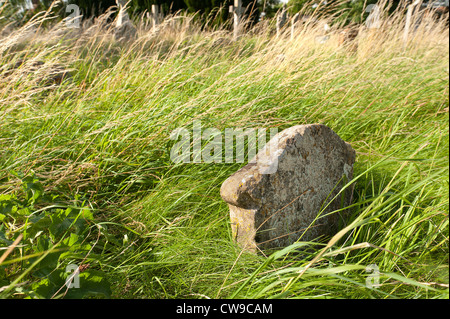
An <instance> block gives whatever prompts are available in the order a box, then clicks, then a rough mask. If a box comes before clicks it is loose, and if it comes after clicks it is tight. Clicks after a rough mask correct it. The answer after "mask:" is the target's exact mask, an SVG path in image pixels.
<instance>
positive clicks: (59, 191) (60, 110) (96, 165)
mask: <svg viewBox="0 0 450 319" xmlns="http://www.w3.org/2000/svg"><path fill="white" fill-rule="evenodd" d="M48 18H49V17H48V16H44V15H43V14H42V15H38V16H37V17H35V19H34V20H32V21H31V22H30V23H28V24H27V25H25V26H24V27H21V28H19V29H14V30H12V31H10V32H8V33H6V32H5V30H6V29H4V32H3V35H2V36H1V38H0V249H1V250H0V297H4V298H28V297H30V298H62V297H66V298H68V297H73V298H78V297H107V298H234V297H237V298H448V271H449V269H448V208H449V199H448V198H449V197H448V191H449V182H448V181H449V174H448V173H449V170H448V165H449V162H448V160H449V151H448V147H449V135H448V133H449V132H448V131H449V113H448V112H449V111H448V110H449V109H448V93H449V92H448V90H449V89H448V60H449V47H448V45H449V31H448V28H447V27H446V26H445V25H444V23H443V22H439V21H435V20H433V21H431V20H430V21H429V23H428V24H422V25H421V26H420V27H419V28H418V29H417V30H416V31H415V33H411V34H410V38H409V41H408V43H406V45H405V44H404V42H403V41H402V39H403V38H402V37H403V33H402V28H403V23H404V22H403V20H402V19H400V18H399V16H398V15H394V16H392V17H389V18H387V19H385V20H384V21H383V25H382V27H381V28H380V29H379V30H378V31H374V32H370V33H369V31H368V30H366V29H364V28H363V27H361V30H360V35H359V38H358V51H357V52H349V50H347V49H346V48H345V47H344V48H343V47H341V46H339V45H338V35H339V32H340V30H339V29H337V27H336V28H333V29H332V30H331V33H330V39H329V40H328V41H327V42H326V43H323V44H321V43H319V42H318V41H316V38H317V37H318V36H321V35H322V29H321V28H320V27H319V26H317V25H315V24H310V25H306V26H305V27H304V28H303V29H301V31H299V34H298V35H297V36H296V37H294V38H293V39H291V38H290V36H289V34H286V36H285V37H281V38H276V37H275V36H273V35H272V34H271V33H270V31H271V26H267V27H264V28H260V29H258V30H256V31H254V32H248V33H246V34H244V35H243V36H242V37H241V38H239V39H238V40H237V41H232V40H231V35H230V33H229V32H228V31H226V30H217V29H215V30H208V29H207V28H206V29H205V28H202V27H201V26H198V25H197V24H196V23H195V21H193V20H192V19H191V18H190V17H188V16H186V17H183V18H182V19H175V18H168V19H167V20H166V24H164V25H163V26H161V28H160V30H159V32H157V33H154V32H153V31H152V30H151V28H149V27H148V26H147V25H146V24H145V23H144V22H138V23H137V24H138V36H137V38H136V39H134V40H133V41H129V42H126V43H121V42H119V41H117V40H116V39H114V36H113V33H112V30H111V29H108V26H107V25H105V24H104V23H102V19H99V21H97V22H95V23H94V22H90V23H86V24H85V26H84V29H67V28H66V27H65V25H64V23H63V22H60V23H51V24H50V25H48ZM44 21H45V23H47V24H45V25H44V24H43V22H44ZM170 21H175V22H174V23H171V22H170ZM81 30H83V31H81ZM19 61H22V62H20V63H19V64H18V62H19ZM23 61H25V62H23ZM37 61H42V62H43V64H42V65H40V66H39V68H38V69H37V70H36V68H35V69H33V65H34V64H33V63H35V62H37ZM17 65H19V66H17ZM13 66H16V67H13ZM60 66H63V67H64V68H66V69H67V70H69V71H70V72H71V75H72V76H71V77H70V78H68V79H66V80H64V81H63V82H62V83H61V84H52V83H50V84H49V83H48V81H43V79H45V78H48V77H51V75H50V74H51V73H52V72H54V70H55V68H57V67H60ZM31 69H33V70H34V71H33V72H30V71H29V70H31ZM193 121H201V123H202V125H203V127H204V128H208V127H211V128H217V129H219V130H221V131H222V132H223V131H224V130H225V129H226V128H273V127H276V128H278V130H279V131H281V130H282V129H285V128H288V127H290V126H293V125H298V124H310V123H322V124H325V125H327V126H329V127H330V128H332V129H333V130H334V131H335V132H336V133H337V134H338V135H339V136H340V137H341V138H342V139H344V140H345V141H347V142H349V143H351V145H352V146H353V148H354V149H355V150H356V153H357V158H356V163H355V167H354V180H353V181H352V182H354V183H355V191H354V200H353V203H352V205H351V207H350V208H351V215H350V216H348V220H347V226H346V227H345V228H343V229H342V230H341V231H340V232H339V233H338V234H336V235H335V236H334V237H333V238H327V239H322V240H318V241H317V242H316V243H304V242H301V241H300V242H298V243H296V244H294V245H292V246H289V247H287V248H285V249H283V250H280V251H275V252H259V253H258V254H251V253H248V252H245V251H242V249H241V248H240V247H238V246H237V245H236V244H235V243H234V241H233V239H232V236H231V228H230V224H229V223H230V221H229V215H228V207H227V205H226V203H225V202H224V201H223V200H222V199H221V197H220V194H219V190H220V186H221V184H222V183H223V181H224V180H225V179H226V178H227V177H228V176H230V175H231V174H232V173H234V172H235V171H236V170H238V169H239V168H240V167H242V166H243V165H244V164H240V163H234V164H229V163H222V164H219V163H214V164H206V163H203V164H175V163H173V162H172V161H171V160H170V150H171V147H172V146H173V144H174V141H173V140H171V139H170V134H171V132H173V131H174V130H175V129H177V128H180V127H185V128H188V129H191V128H192V123H193ZM70 264H75V265H78V266H80V268H81V269H82V271H81V274H80V288H79V289H67V287H66V286H65V285H64V282H65V280H66V279H67V277H68V276H69V273H68V272H66V267H67V266H68V265H70ZM377 269H378V273H377ZM377 275H379V277H377ZM369 283H372V285H370V284H369Z"/></svg>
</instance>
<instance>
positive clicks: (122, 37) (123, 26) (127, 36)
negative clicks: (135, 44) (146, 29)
mask: <svg viewBox="0 0 450 319" xmlns="http://www.w3.org/2000/svg"><path fill="white" fill-rule="evenodd" d="M116 3H117V6H118V8H119V12H118V14H117V19H116V25H115V28H114V38H115V39H116V41H119V42H122V41H127V40H134V39H135V38H136V35H137V29H136V27H135V26H134V25H133V23H132V22H131V20H130V17H129V16H128V13H127V1H124V0H117V1H116Z"/></svg>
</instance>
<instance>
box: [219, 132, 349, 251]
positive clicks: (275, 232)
mask: <svg viewBox="0 0 450 319" xmlns="http://www.w3.org/2000/svg"><path fill="white" fill-rule="evenodd" d="M354 161H355V151H354V150H353V148H352V147H351V145H350V144H348V143H346V142H344V141H343V140H342V139H341V138H340V137H339V136H338V135H337V134H336V133H335V132H333V131H332V130H331V129H330V128H328V127H327V126H325V125H321V124H311V125H299V126H294V127H291V128H289V129H286V130H284V131H282V132H280V133H279V134H277V135H276V136H275V137H274V138H273V139H271V140H270V141H269V142H268V143H267V144H266V146H265V147H264V148H263V149H262V150H261V151H260V152H259V153H258V154H257V155H256V157H255V159H253V160H252V161H251V163H250V164H248V165H246V166H245V167H243V168H242V169H241V170H239V171H237V172H236V173H234V174H233V175H232V176H230V177H229V178H228V179H227V180H226V181H225V182H224V183H223V185H222V188H221V196H222V198H223V199H224V200H225V201H226V202H227V203H228V205H229V208H230V219H231V226H232V232H233V236H234V238H235V240H236V241H237V242H238V243H239V244H240V245H241V246H243V247H245V248H246V249H248V250H252V251H254V250H256V246H258V247H259V248H262V249H265V248H273V247H283V246H287V245H289V244H291V243H294V242H295V241H297V240H299V239H301V240H302V241H310V240H314V239H316V238H317V237H319V236H321V235H327V234H331V233H332V232H333V231H335V230H336V226H337V225H338V223H339V219H341V218H342V217H343V215H344V214H345V211H344V210H342V211H340V212H335V211H336V210H339V209H341V208H343V207H346V206H348V205H349V204H350V203H351V200H352V192H353V187H352V186H350V187H347V188H346V189H344V190H343V191H342V193H341V194H339V196H337V198H334V197H335V196H336V195H337V194H338V193H339V191H340V190H341V189H342V187H343V186H344V185H346V184H347V182H349V181H350V180H351V179H352V178H353V164H354ZM331 212H334V213H332V214H329V213H331Z"/></svg>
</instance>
